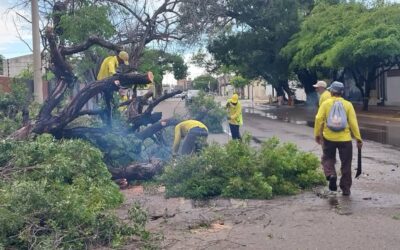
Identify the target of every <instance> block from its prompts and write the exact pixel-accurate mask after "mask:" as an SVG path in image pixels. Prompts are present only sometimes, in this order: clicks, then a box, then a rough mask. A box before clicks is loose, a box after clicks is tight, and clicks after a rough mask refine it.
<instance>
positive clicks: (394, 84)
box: [385, 69, 400, 106]
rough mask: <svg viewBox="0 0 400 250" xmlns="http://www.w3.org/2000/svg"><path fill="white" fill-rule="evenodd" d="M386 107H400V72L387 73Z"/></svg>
mask: <svg viewBox="0 0 400 250" xmlns="http://www.w3.org/2000/svg"><path fill="white" fill-rule="evenodd" d="M385 104H386V105H396V106H399V105H400V70H398V69H396V70H391V71H389V72H387V78H386V101H385Z"/></svg>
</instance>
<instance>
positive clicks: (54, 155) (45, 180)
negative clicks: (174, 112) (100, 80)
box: [0, 135, 145, 249]
mask: <svg viewBox="0 0 400 250" xmlns="http://www.w3.org/2000/svg"><path fill="white" fill-rule="evenodd" d="M102 159H103V156H102V154H101V152H100V151H99V150H98V149H96V148H94V147H92V146H91V145H90V144H88V143H85V142H83V141H80V140H63V141H56V140H54V139H53V138H52V137H51V136H50V135H41V136H39V137H38V138H37V139H36V140H35V141H24V142H15V141H2V142H1V143H0V176H1V179H0V201H1V206H0V225H2V226H1V227H0V244H3V245H4V246H5V247H6V248H25V249H26V248H29V249H47V248H51V249H85V248H88V247H89V246H91V245H114V246H117V245H118V244H120V243H122V242H123V240H124V239H125V238H126V237H128V236H130V235H132V234H137V235H142V233H144V232H145V231H144V218H143V215H140V210H139V208H138V207H135V208H134V209H135V211H136V212H135V213H134V214H133V215H132V216H131V219H132V222H131V223H128V224H125V223H122V222H121V221H120V220H119V219H117V218H116V216H115V215H114V214H112V213H110V212H109V210H110V209H113V208H115V207H117V206H119V205H120V204H121V203H122V200H123V197H122V195H121V193H120V192H119V189H118V187H117V185H115V184H114V183H113V182H112V181H111V175H110V173H109V172H108V170H107V167H106V165H105V164H104V163H103V161H102ZM138 214H139V215H140V216H138Z"/></svg>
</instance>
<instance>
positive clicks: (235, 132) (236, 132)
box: [229, 123, 242, 140]
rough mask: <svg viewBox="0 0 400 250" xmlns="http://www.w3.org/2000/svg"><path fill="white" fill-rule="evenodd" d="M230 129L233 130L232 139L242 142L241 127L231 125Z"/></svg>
mask: <svg viewBox="0 0 400 250" xmlns="http://www.w3.org/2000/svg"><path fill="white" fill-rule="evenodd" d="M229 128H230V129H231V134H232V139H234V140H241V139H242V137H241V136H240V130H239V128H240V126H239V125H234V124H230V123H229Z"/></svg>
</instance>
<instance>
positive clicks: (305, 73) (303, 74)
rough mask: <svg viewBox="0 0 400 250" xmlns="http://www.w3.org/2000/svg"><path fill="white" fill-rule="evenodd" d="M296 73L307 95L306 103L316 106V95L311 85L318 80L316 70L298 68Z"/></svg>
mask: <svg viewBox="0 0 400 250" xmlns="http://www.w3.org/2000/svg"><path fill="white" fill-rule="evenodd" d="M296 74H297V78H298V79H299V81H300V83H301V85H303V87H304V92H305V93H306V96H307V104H308V105H310V106H318V95H317V92H315V88H314V87H313V85H314V84H315V83H316V82H317V81H318V78H317V74H316V72H315V71H310V70H307V69H302V70H298V71H297V72H296Z"/></svg>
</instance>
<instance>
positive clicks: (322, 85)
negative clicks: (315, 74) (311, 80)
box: [313, 81, 331, 107]
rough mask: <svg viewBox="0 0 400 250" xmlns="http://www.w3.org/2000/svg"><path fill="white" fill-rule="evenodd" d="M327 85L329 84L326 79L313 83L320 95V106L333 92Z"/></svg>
mask: <svg viewBox="0 0 400 250" xmlns="http://www.w3.org/2000/svg"><path fill="white" fill-rule="evenodd" d="M326 86H327V84H326V82H325V81H318V82H317V83H316V84H314V85H313V87H314V88H315V90H316V91H317V93H318V95H319V102H318V107H321V104H322V103H323V102H324V101H326V100H328V99H329V98H330V97H331V92H329V91H328V90H327V89H326Z"/></svg>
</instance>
